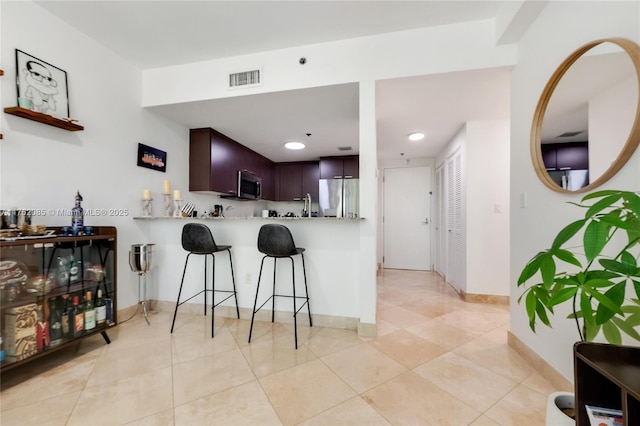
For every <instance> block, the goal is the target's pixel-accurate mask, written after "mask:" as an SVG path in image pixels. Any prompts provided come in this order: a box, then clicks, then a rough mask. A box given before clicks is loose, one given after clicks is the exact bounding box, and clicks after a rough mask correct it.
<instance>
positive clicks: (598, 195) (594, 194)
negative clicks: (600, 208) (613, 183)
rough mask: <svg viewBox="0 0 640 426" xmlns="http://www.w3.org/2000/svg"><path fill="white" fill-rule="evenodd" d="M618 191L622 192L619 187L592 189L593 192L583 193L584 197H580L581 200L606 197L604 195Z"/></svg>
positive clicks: (617, 192)
mask: <svg viewBox="0 0 640 426" xmlns="http://www.w3.org/2000/svg"><path fill="white" fill-rule="evenodd" d="M620 192H622V191H620V190H619V189H603V190H601V191H594V192H591V193H589V194H587V195H585V196H584V197H582V202H585V201H587V200H591V199H593V198H602V197H606V196H608V195H611V194H619V193H620Z"/></svg>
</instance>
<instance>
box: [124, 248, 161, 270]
mask: <svg viewBox="0 0 640 426" xmlns="http://www.w3.org/2000/svg"><path fill="white" fill-rule="evenodd" d="M153 246H155V244H132V245H131V250H130V251H129V266H130V267H131V270H132V271H133V272H137V273H139V274H144V273H146V272H147V271H149V269H151V260H152V257H153V256H152V254H153Z"/></svg>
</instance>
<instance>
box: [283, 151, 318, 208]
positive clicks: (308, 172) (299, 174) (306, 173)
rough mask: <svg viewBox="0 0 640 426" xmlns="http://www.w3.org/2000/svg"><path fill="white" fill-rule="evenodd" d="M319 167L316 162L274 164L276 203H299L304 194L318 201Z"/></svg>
mask: <svg viewBox="0 0 640 426" xmlns="http://www.w3.org/2000/svg"><path fill="white" fill-rule="evenodd" d="M319 178H320V167H319V164H318V162H317V161H298V162H289V163H276V182H277V184H276V187H277V189H276V197H275V199H276V200H277V201H300V200H302V199H304V197H305V195H306V194H309V195H311V199H312V200H317V199H318V181H319Z"/></svg>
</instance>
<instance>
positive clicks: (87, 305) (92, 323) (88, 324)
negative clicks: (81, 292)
mask: <svg viewBox="0 0 640 426" xmlns="http://www.w3.org/2000/svg"><path fill="white" fill-rule="evenodd" d="M94 328H96V308H95V307H94V306H93V299H92V298H91V292H90V291H88V292H87V296H86V298H85V302H84V329H85V330H93V329H94Z"/></svg>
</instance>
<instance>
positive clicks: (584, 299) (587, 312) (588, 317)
mask: <svg viewBox="0 0 640 426" xmlns="http://www.w3.org/2000/svg"><path fill="white" fill-rule="evenodd" d="M581 288H582V290H583V291H582V292H581V293H580V310H581V311H582V317H583V318H584V321H585V326H595V325H596V321H595V318H594V317H593V309H592V308H591V300H590V299H589V296H588V295H587V292H586V291H585V288H588V287H581Z"/></svg>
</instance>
